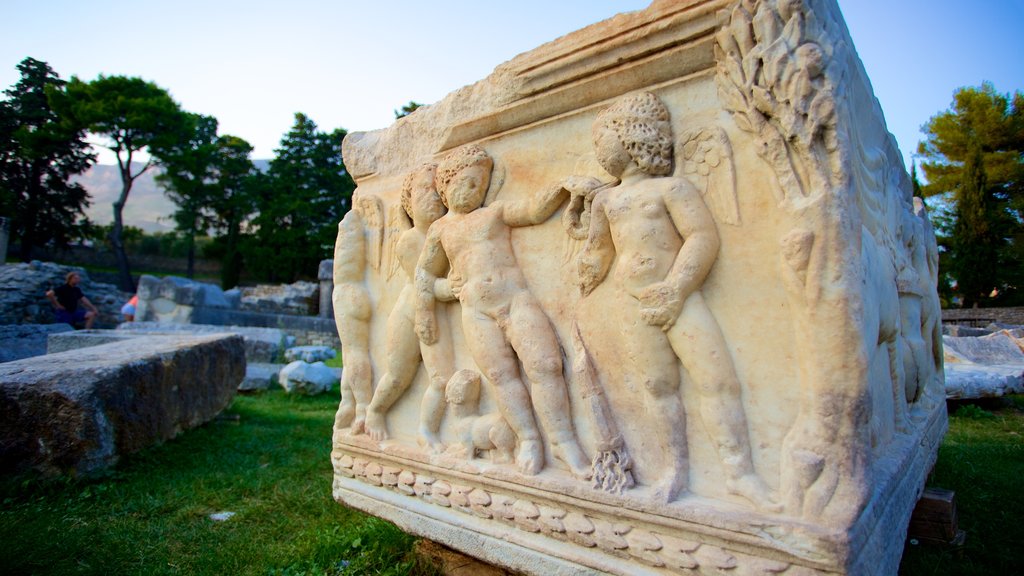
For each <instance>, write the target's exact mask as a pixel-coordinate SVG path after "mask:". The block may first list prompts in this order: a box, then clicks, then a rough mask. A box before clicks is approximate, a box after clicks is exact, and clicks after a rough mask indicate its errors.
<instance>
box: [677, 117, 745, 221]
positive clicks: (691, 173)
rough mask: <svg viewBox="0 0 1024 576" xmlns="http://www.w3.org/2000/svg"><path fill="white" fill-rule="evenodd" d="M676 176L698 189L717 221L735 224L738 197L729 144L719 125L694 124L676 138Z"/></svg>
mask: <svg viewBox="0 0 1024 576" xmlns="http://www.w3.org/2000/svg"><path fill="white" fill-rule="evenodd" d="M677 146H678V148H677V150H676V169H675V171H676V174H675V175H676V176H678V177H684V178H686V179H688V180H689V181H690V182H691V183H692V184H693V185H694V186H696V187H697V189H698V190H700V193H701V195H702V196H703V197H704V202H705V203H706V204H707V205H708V208H709V209H710V210H711V214H712V215H713V216H714V218H715V220H716V221H717V222H722V223H725V224H730V225H732V226H738V225H739V224H740V222H741V221H740V208H739V201H738V200H737V198H736V173H735V169H734V168H733V159H732V146H731V145H730V144H729V137H728V136H726V135H725V131H723V130H722V129H721V128H714V127H709V128H698V129H695V130H690V131H687V132H686V133H684V134H683V137H682V138H680V139H679V143H678V144H677Z"/></svg>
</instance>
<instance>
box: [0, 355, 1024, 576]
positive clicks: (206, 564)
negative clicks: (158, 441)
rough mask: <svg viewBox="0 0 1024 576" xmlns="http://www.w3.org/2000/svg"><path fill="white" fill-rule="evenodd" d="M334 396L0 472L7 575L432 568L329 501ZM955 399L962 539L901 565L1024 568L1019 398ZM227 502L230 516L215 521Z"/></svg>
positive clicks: (261, 406)
mask: <svg viewBox="0 0 1024 576" xmlns="http://www.w3.org/2000/svg"><path fill="white" fill-rule="evenodd" d="M334 362H335V363H338V364H340V359H336V360H335V361H334ZM336 408H337V397H336V395H335V394H325V395H321V396H317V397H312V398H310V397H292V396H287V395H286V394H284V392H283V391H281V390H274V391H271V392H267V393H264V394H262V395H258V396H239V397H238V398H236V400H235V402H234V404H233V405H232V406H231V408H230V409H229V410H227V411H226V412H225V417H223V418H220V419H218V420H216V421H214V422H211V423H209V424H207V425H206V426H203V427H201V428H198V429H196V430H192V431H189V432H187V433H185V434H182V435H181V436H179V437H178V438H177V439H175V440H173V441H171V442H167V443H165V444H163V445H161V446H157V447H155V448H152V449H149V450H146V451H144V452H142V453H140V454H137V455H134V456H131V457H128V458H126V459H124V460H122V462H121V464H120V465H119V466H118V467H117V468H116V469H115V470H114V471H113V472H112V473H110V474H109V475H108V476H106V477H103V478H99V479H93V480H59V481H40V480H39V479H37V478H29V477H22V478H9V477H8V478H4V479H0V502H2V506H0V547H2V548H0V549H2V552H0V574H4V575H20V574H40V575H46V574H61V575H63V574H102V575H104V576H110V575H120V574H143V575H145V576H155V575H161V574H216V575H223V574H232V575H235V574H243V575H244V574H259V575H268V576H300V575H310V576H312V575H329V576H354V575H363V574H379V575H388V576H399V575H405V574H412V575H428V574H433V573H434V569H433V568H432V567H430V566H428V565H426V564H425V563H424V561H423V560H421V559H419V558H418V557H416V556H415V555H414V553H413V552H412V547H413V543H414V540H415V539H414V538H413V537H412V536H409V535H407V534H404V533H402V532H401V531H400V530H398V529H397V528H395V527H394V526H393V525H391V524H389V523H387V522H384V521H381V520H377V519H375V518H372V517H369V516H366V515H364V514H362V513H360V512H358V511H355V510H351V509H349V508H346V507H344V506H342V505H340V504H337V503H335V502H334V501H333V500H332V499H331V495H330V492H331V470H330V458H329V453H330V438H331V424H332V422H333V418H334V411H335V409H336ZM953 409H954V410H956V411H955V412H954V414H953V416H952V417H951V418H950V432H949V435H948V436H947V437H946V440H945V442H944V443H943V445H942V447H941V449H940V451H939V459H938V463H937V464H936V467H935V471H934V473H933V475H932V478H931V480H930V482H929V483H930V484H931V485H933V486H938V487H942V488H948V489H951V490H955V491H956V493H957V504H958V508H959V517H960V528H962V529H964V530H966V531H967V541H966V544H965V545H964V547H963V548H962V549H961V550H957V551H952V550H947V549H942V548H935V547H929V546H924V545H918V546H911V545H908V546H907V547H906V551H905V554H904V558H903V563H902V566H901V568H900V573H901V574H904V575H906V576H918V575H965V576H971V575H986V576H987V575H991V574H1014V573H1020V566H1021V559H1020V554H1019V547H1020V542H1021V541H1024V530H1022V529H1021V527H1020V526H1021V523H1020V519H1021V518H1024V498H1022V496H1021V486H1020V481H1021V479H1022V478H1024V441H1022V436H1024V396H1016V397H1012V398H1011V399H1009V400H1003V401H1000V402H988V403H980V404H978V403H976V404H965V405H962V406H960V407H959V408H958V409H957V407H953ZM221 511H231V512H235V513H236V515H235V516H234V517H232V518H231V519H229V520H227V521H224V522H213V521H212V520H210V518H209V515H210V514H212V513H214V512H221Z"/></svg>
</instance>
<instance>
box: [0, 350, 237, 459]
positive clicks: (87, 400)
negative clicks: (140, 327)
mask: <svg viewBox="0 0 1024 576" xmlns="http://www.w3.org/2000/svg"><path fill="white" fill-rule="evenodd" d="M244 373H245V352H244V346H243V343H242V339H241V338H240V337H239V336H235V335H231V334H211V335H206V336H150V337H146V338H136V339H134V340H133V341H132V345H131V346H125V345H123V344H122V343H118V342H113V343H109V344H102V345H99V346H92V347H88V348H81V349H78V350H69V351H66V352H61V353H58V354H50V355H46V356H42V357H36V358H28V359H25V360H18V361H14V362H8V363H6V364H0V471H3V472H15V471H26V470H35V471H38V472H41V473H43V474H47V475H56V474H70V475H90V474H95V473H98V472H100V471H102V470H104V469H105V468H107V467H109V466H111V465H113V464H115V463H116V462H117V461H118V459H119V458H120V457H122V456H124V455H127V454H131V453H134V452H138V451H139V450H142V449H144V448H146V447H148V446H151V445H153V444H156V443H159V442H162V441H164V440H168V439H170V438H173V437H174V436H176V435H177V434H179V433H181V432H182V431H184V430H188V429H190V428H194V427H196V426H199V425H201V424H203V423H204V422H207V421H209V420H210V419H212V418H213V417H215V416H216V415H217V414H219V413H220V412H221V410H223V409H224V408H225V407H227V406H228V404H230V403H231V400H232V398H234V395H235V390H236V388H237V387H238V383H239V382H240V381H241V380H242V377H243V375H244Z"/></svg>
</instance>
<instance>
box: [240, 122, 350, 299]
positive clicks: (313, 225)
mask: <svg viewBox="0 0 1024 576" xmlns="http://www.w3.org/2000/svg"><path fill="white" fill-rule="evenodd" d="M345 134H346V132H345V131H344V130H342V129H338V130H335V131H334V132H331V133H324V132H320V131H319V130H318V129H317V126H316V123H314V122H313V121H312V120H311V119H309V117H307V116H306V115H305V114H302V113H298V114H296V115H295V125H294V126H293V127H292V128H291V130H289V131H288V133H287V134H286V135H285V136H284V138H283V139H282V140H281V147H280V148H278V149H277V150H276V152H277V157H276V158H274V159H273V160H272V161H271V162H270V169H269V171H268V174H267V185H266V186H265V187H264V189H263V190H262V191H261V193H260V195H259V200H258V210H259V215H258V216H257V217H256V218H254V220H253V224H254V225H255V227H256V234H255V236H254V237H253V238H252V240H251V241H250V242H247V246H246V262H247V268H248V269H249V270H251V271H253V272H255V273H256V274H257V275H258V276H260V277H262V278H265V279H268V280H273V281H287V282H291V281H294V280H295V279H296V278H299V277H301V276H311V275H313V274H315V273H316V270H317V266H318V264H319V262H320V260H323V259H324V258H329V257H330V255H331V253H332V251H333V247H334V238H335V235H336V233H337V225H338V222H339V221H340V220H341V218H342V217H343V216H344V215H345V213H346V212H348V209H349V207H350V205H351V201H352V191H353V190H354V189H355V182H354V181H353V180H352V177H351V176H350V175H349V174H348V172H347V171H346V170H345V164H344V162H343V161H342V158H341V140H342V138H344V137H345Z"/></svg>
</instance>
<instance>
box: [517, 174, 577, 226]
mask: <svg viewBox="0 0 1024 576" xmlns="http://www.w3.org/2000/svg"><path fill="white" fill-rule="evenodd" d="M568 198H569V189H568V188H567V187H566V184H565V183H563V182H559V183H558V184H552V185H551V186H549V187H548V188H546V189H545V190H544V191H542V192H541V193H540V194H535V195H533V196H531V197H530V198H529V199H526V200H519V201H509V202H502V217H503V219H504V220H505V223H506V224H508V225H509V226H533V225H535V224H540V223H542V222H544V221H545V220H547V219H548V218H550V217H551V215H552V214H554V213H555V210H558V207H559V206H561V205H562V204H563V203H564V202H565V201H566V200H567V199H568Z"/></svg>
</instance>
